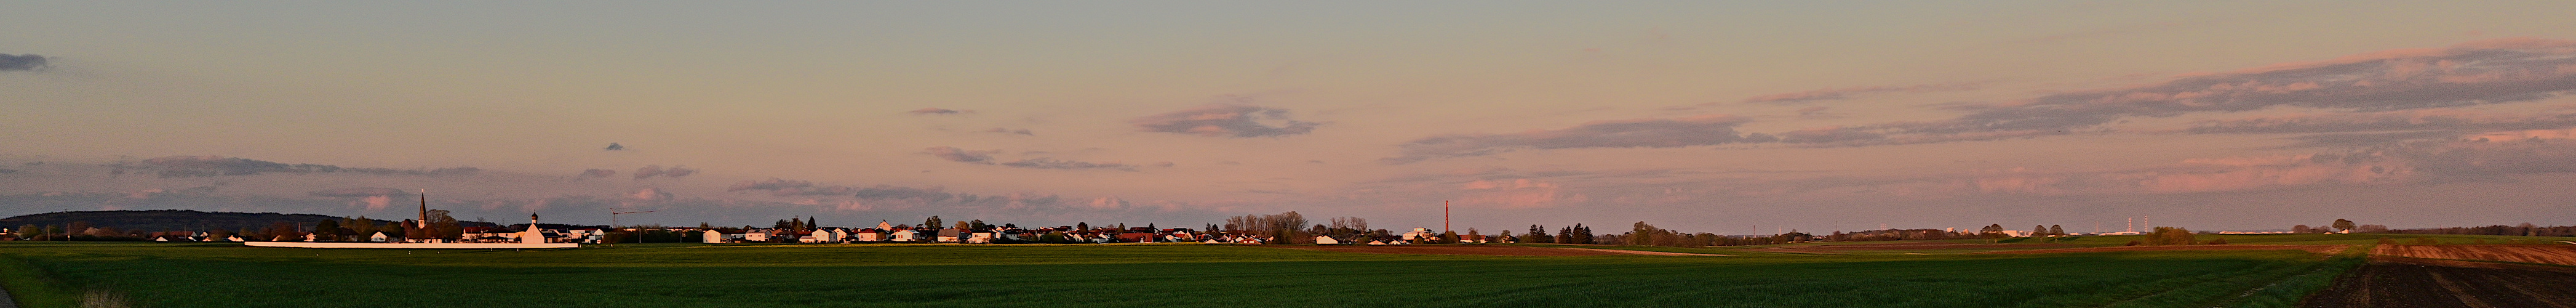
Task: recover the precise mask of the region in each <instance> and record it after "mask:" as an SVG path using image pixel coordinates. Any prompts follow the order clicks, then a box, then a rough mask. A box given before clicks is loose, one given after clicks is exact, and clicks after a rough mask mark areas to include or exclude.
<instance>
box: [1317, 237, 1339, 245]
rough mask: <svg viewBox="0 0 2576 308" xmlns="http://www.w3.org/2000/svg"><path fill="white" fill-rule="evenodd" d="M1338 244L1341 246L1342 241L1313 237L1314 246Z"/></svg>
mask: <svg viewBox="0 0 2576 308" xmlns="http://www.w3.org/2000/svg"><path fill="white" fill-rule="evenodd" d="M1340 244H1342V240H1338V239H1333V237H1330V236H1322V235H1317V236H1315V245H1340Z"/></svg>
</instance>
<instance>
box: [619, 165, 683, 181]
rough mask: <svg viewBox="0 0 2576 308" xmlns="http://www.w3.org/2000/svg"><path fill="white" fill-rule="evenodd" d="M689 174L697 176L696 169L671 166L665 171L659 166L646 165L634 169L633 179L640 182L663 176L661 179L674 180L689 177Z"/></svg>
mask: <svg viewBox="0 0 2576 308" xmlns="http://www.w3.org/2000/svg"><path fill="white" fill-rule="evenodd" d="M691 174H698V169H692V168H689V167H688V166H671V168H667V169H666V168H662V166H661V165H646V166H644V167H643V168H636V169H635V179H637V180H642V179H645V178H650V177H654V176H663V177H674V178H676V177H684V176H689V175H691Z"/></svg>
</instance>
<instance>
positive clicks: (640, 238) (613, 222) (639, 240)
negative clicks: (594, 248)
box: [608, 207, 661, 247]
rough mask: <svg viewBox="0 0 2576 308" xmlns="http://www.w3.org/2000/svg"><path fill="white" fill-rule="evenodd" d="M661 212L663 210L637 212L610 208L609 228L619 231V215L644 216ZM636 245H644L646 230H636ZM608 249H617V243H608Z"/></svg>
mask: <svg viewBox="0 0 2576 308" xmlns="http://www.w3.org/2000/svg"><path fill="white" fill-rule="evenodd" d="M619 211H631V212H619ZM660 211H661V210H652V211H637V210H635V209H621V208H613V207H612V208H608V228H609V229H610V230H616V229H617V225H618V222H617V215H625V214H642V213H652V212H660ZM635 243H636V244H643V243H644V230H643V229H636V230H635ZM608 247H617V243H608Z"/></svg>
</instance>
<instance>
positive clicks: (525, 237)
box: [519, 213, 546, 244]
mask: <svg viewBox="0 0 2576 308" xmlns="http://www.w3.org/2000/svg"><path fill="white" fill-rule="evenodd" d="M545 230H546V229H545V228H538V227H537V214H536V213H528V229H527V230H523V231H519V243H520V244H544V243H546V233H545Z"/></svg>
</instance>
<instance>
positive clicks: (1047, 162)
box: [1002, 157, 1136, 171]
mask: <svg viewBox="0 0 2576 308" xmlns="http://www.w3.org/2000/svg"><path fill="white" fill-rule="evenodd" d="M1002 166H1006V167H1012V168H1031V169H1116V170H1127V171H1136V166H1135V165H1128V164H1121V163H1093V162H1081V161H1070V160H1056V159H1053V158H1044V157H1040V158H1031V159H1022V160H1019V161H1013V162H1007V163H1002Z"/></svg>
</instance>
